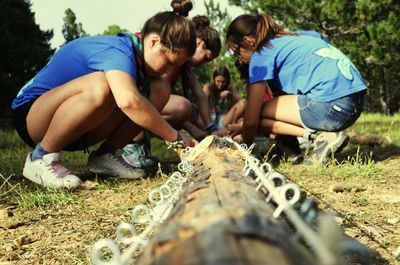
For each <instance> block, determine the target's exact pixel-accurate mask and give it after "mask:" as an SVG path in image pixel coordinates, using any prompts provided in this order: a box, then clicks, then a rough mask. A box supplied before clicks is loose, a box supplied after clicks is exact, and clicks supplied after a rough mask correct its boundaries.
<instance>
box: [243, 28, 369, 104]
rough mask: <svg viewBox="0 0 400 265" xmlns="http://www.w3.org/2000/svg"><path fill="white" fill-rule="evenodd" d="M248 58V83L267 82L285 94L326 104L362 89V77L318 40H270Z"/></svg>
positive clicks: (306, 37) (343, 57)
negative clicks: (307, 97) (267, 45)
mask: <svg viewBox="0 0 400 265" xmlns="http://www.w3.org/2000/svg"><path fill="white" fill-rule="evenodd" d="M270 44H271V47H263V48H262V49H261V51H260V52H254V53H253V55H252V57H251V59H250V68H249V81H250V84H253V83H256V82H259V81H268V83H269V84H271V86H272V87H273V88H274V89H278V90H281V91H283V92H285V93H287V94H300V95H307V96H309V97H310V98H312V99H314V100H316V101H320V102H328V101H332V100H335V99H337V98H340V97H344V96H347V95H350V94H353V93H356V92H359V91H361V90H364V89H366V85H365V83H364V81H363V80H362V77H361V75H360V73H359V71H358V70H357V68H356V67H355V66H354V64H353V63H352V62H351V61H350V60H349V58H348V57H347V56H346V55H344V54H343V53H342V52H341V51H339V50H338V49H337V48H335V47H333V46H332V45H330V44H329V43H328V42H326V41H325V40H323V39H321V38H316V37H311V36H305V35H299V36H283V37H280V38H274V39H272V40H271V41H270Z"/></svg>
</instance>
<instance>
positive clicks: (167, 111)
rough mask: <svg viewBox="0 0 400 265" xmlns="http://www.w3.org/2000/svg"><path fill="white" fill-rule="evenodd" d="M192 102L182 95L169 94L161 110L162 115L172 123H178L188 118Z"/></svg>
mask: <svg viewBox="0 0 400 265" xmlns="http://www.w3.org/2000/svg"><path fill="white" fill-rule="evenodd" d="M191 112H192V104H191V103H190V102H189V100H187V99H186V98H184V97H181V96H177V95H171V97H170V100H169V101H168V103H167V105H166V106H165V108H164V109H163V111H162V114H163V116H165V117H166V119H167V120H168V121H170V122H172V123H174V124H180V123H183V122H185V121H187V120H189V119H190V115H191Z"/></svg>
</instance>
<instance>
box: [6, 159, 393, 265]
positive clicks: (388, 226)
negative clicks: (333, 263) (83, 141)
mask: <svg viewBox="0 0 400 265" xmlns="http://www.w3.org/2000/svg"><path fill="white" fill-rule="evenodd" d="M379 167H381V168H382V169H383V168H386V167H390V168H394V169H396V168H397V170H393V171H391V175H390V176H389V177H388V176H386V175H379V174H377V175H376V177H374V178H372V179H369V178H362V177H360V178H357V179H347V180H346V182H345V183H344V182H343V176H339V175H335V174H333V175H332V176H325V175H324V174H322V175H321V174H319V175H318V176H317V175H312V174H310V173H309V171H308V170H307V167H306V166H298V167H297V169H296V171H297V172H298V174H296V176H290V179H291V180H292V181H294V182H296V183H298V184H299V185H300V186H301V187H302V189H303V190H305V191H306V192H307V193H308V196H309V197H314V198H316V199H317V200H318V201H319V207H320V208H322V209H324V210H325V211H333V212H335V213H336V215H337V218H336V220H337V222H338V223H339V224H340V226H341V227H342V229H343V230H344V232H345V234H346V235H347V236H349V237H351V238H353V239H355V240H357V241H359V242H361V243H362V244H364V245H365V246H366V247H368V248H369V249H370V250H371V253H372V256H373V264H382V265H383V264H388V265H394V264H400V263H399V262H398V261H396V260H395V259H394V257H393V255H392V254H391V252H393V251H394V250H395V249H396V248H398V247H399V246H400V192H399V187H400V184H399V181H400V172H399V170H398V169H399V168H400V158H399V157H397V158H394V159H387V160H385V161H383V162H380V163H379ZM282 171H283V172H284V173H285V169H282ZM382 172H387V171H382ZM288 174H290V173H288ZM385 174H387V173H385ZM374 176H375V175H374ZM87 179H88V180H87V181H86V182H85V183H84V185H83V186H82V187H81V188H80V189H79V190H77V191H75V192H74V193H73V194H72V195H73V197H74V198H75V199H74V200H73V201H72V202H68V201H63V200H60V201H59V202H56V203H52V204H51V205H49V206H40V207H34V208H29V209H21V208H18V207H16V204H13V203H8V204H6V205H4V204H3V205H0V211H1V215H0V265H6V264H21V265H22V264H90V251H91V248H92V246H93V244H94V243H95V242H96V241H97V240H99V239H101V238H105V237H110V238H113V239H114V238H115V229H116V227H117V226H118V224H119V223H120V222H121V221H124V220H128V219H129V217H130V210H131V209H132V208H133V207H134V206H135V205H137V204H142V203H145V202H146V200H147V195H148V193H149V191H150V190H151V189H152V188H154V187H156V186H158V185H160V184H161V183H162V182H163V179H162V178H161V177H157V178H149V179H144V180H140V181H115V180H114V181H112V182H107V181H104V180H100V181H99V180H97V179H94V177H93V176H89V177H88V178H87ZM23 181H25V180H23Z"/></svg>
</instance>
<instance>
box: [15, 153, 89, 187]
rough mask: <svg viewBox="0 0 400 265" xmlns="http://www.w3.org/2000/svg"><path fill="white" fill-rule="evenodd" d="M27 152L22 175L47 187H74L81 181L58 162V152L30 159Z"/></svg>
mask: <svg viewBox="0 0 400 265" xmlns="http://www.w3.org/2000/svg"><path fill="white" fill-rule="evenodd" d="M31 154H32V153H29V154H28V156H27V157H26V160H25V166H24V170H23V172H22V175H23V176H24V177H26V178H27V179H29V180H31V181H33V182H35V183H37V184H40V185H42V186H44V187H49V188H55V189H60V188H67V189H71V190H72V189H76V188H77V187H79V185H81V183H82V181H81V180H80V178H78V177H77V176H75V175H72V174H71V172H70V171H69V170H68V169H67V168H65V167H64V166H63V165H62V164H61V162H60V153H50V154H47V155H45V156H43V158H42V159H37V160H35V161H32V160H31Z"/></svg>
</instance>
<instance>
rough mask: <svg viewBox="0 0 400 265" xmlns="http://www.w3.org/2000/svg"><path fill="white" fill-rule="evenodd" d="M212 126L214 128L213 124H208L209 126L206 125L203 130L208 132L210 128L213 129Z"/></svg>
mask: <svg viewBox="0 0 400 265" xmlns="http://www.w3.org/2000/svg"><path fill="white" fill-rule="evenodd" d="M214 126H215V124H214V123H213V122H210V123H209V124H207V125H206V127H205V129H206V130H209V129H211V128H212V127H214Z"/></svg>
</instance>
